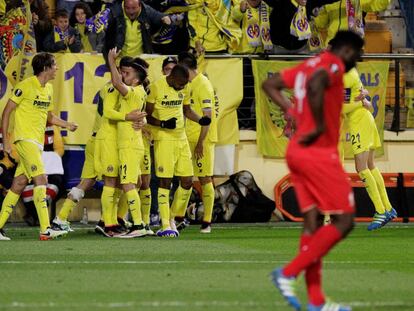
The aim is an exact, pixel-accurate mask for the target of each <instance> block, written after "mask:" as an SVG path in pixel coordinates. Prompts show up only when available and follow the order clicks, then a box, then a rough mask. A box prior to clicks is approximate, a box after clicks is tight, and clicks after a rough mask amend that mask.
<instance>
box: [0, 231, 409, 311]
mask: <svg viewBox="0 0 414 311" xmlns="http://www.w3.org/2000/svg"><path fill="white" fill-rule="evenodd" d="M7 229H8V230H7V232H8V234H9V236H10V237H11V238H12V239H13V240H12V241H10V242H7V241H5V242H3V241H2V242H0V280H1V283H0V284H1V287H0V288H1V290H0V310H42V311H45V310H46V311H47V310H88V311H90V310H168V311H178V310H180V311H187V310H188V311H190V310H191V311H193V310H194V311H198V310H216V311H218V310H219V311H222V310H223V311H224V310H226V311H230V310H231V311H233V310H234V311H236V310H237V311H240V310H249V311H250V310H259V311H265V310H281V311H283V310H290V308H288V307H287V306H286V304H285V303H284V301H283V300H282V298H281V297H280V295H279V293H278V292H277V291H276V289H275V288H274V287H273V285H272V284H271V282H270V280H269V277H268V274H269V272H270V271H271V270H272V269H274V268H275V267H277V266H281V265H283V264H284V263H286V262H287V261H288V260H290V259H291V258H292V257H293V256H294V255H295V254H296V250H297V248H298V238H299V235H300V227H299V226H293V227H289V226H286V225H281V224H273V225H247V226H245V225H233V226H214V227H213V232H212V234H211V235H201V234H200V233H199V232H198V229H199V228H198V227H195V226H192V227H190V228H189V229H187V230H186V231H184V232H183V234H182V235H181V236H180V238H178V239H161V238H141V239H131V240H121V239H108V238H103V237H100V236H97V235H95V234H94V233H92V228H91V227H86V226H84V227H81V226H79V227H75V229H76V232H74V233H72V234H70V235H69V236H68V237H66V238H63V239H60V240H56V241H38V240H37V239H38V235H37V234H38V231H37V230H36V229H32V228H26V227H15V226H13V225H8V227H7ZM323 282H324V287H325V290H326V293H327V295H328V296H329V297H331V298H332V300H334V301H338V302H343V303H346V304H349V305H351V306H353V307H354V310H384V311H385V310H387V311H389V310H398V311H403V310H407V311H408V310H414V226H411V225H392V224H391V225H388V226H387V227H385V228H383V229H380V230H378V231H376V232H368V231H367V230H366V225H365V226H359V227H357V228H356V229H355V230H354V231H353V232H352V233H351V235H350V236H349V237H348V239H347V240H345V241H344V242H342V243H341V244H340V245H338V246H337V247H336V248H335V249H334V250H333V251H332V252H331V254H330V255H329V256H328V257H326V259H325V261H324V278H323ZM298 285H299V286H298V288H299V296H300V298H301V300H302V303H303V305H304V306H305V305H306V293H305V289H304V281H303V278H300V280H299V284H298Z"/></svg>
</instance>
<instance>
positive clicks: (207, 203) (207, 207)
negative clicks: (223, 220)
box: [187, 182, 214, 223]
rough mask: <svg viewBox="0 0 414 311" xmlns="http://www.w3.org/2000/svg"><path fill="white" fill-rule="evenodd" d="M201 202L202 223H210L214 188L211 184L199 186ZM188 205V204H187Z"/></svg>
mask: <svg viewBox="0 0 414 311" xmlns="http://www.w3.org/2000/svg"><path fill="white" fill-rule="evenodd" d="M201 190H202V200H203V205H204V216H203V222H207V223H211V216H212V215H213V206H214V186H213V183H212V182H209V183H208V184H205V185H202V186H201ZM187 205H188V203H187Z"/></svg>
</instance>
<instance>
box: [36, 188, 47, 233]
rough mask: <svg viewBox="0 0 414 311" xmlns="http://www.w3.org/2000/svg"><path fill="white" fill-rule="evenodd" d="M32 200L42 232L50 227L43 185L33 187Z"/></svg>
mask: <svg viewBox="0 0 414 311" xmlns="http://www.w3.org/2000/svg"><path fill="white" fill-rule="evenodd" d="M33 202H34V205H35V206H36V211H37V217H39V224H40V232H44V231H46V229H47V228H48V227H50V221H49V210H48V209H47V201H46V186H45V185H43V186H35V187H34V188H33Z"/></svg>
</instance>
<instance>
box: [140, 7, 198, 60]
mask: <svg viewBox="0 0 414 311" xmlns="http://www.w3.org/2000/svg"><path fill="white" fill-rule="evenodd" d="M145 2H146V3H147V4H148V5H150V6H151V7H152V8H153V9H155V10H157V11H160V12H165V11H166V10H168V9H169V8H170V7H185V6H187V3H186V2H185V0H167V1H158V0H148V1H145ZM170 18H171V19H172V22H173V23H172V24H171V25H163V26H162V27H161V29H160V30H159V31H158V32H157V33H156V34H155V35H154V36H153V39H152V43H153V48H154V52H155V53H157V54H163V55H175V54H178V53H180V52H182V51H187V50H188V48H189V44H190V37H189V34H188V20H187V14H185V13H181V14H177V15H171V16H170Z"/></svg>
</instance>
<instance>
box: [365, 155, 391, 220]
mask: <svg viewBox="0 0 414 311" xmlns="http://www.w3.org/2000/svg"><path fill="white" fill-rule="evenodd" d="M374 157H375V150H370V151H369V157H368V168H369V169H370V171H371V174H372V176H373V177H374V179H375V182H376V183H377V187H378V191H379V194H380V196H381V201H382V204H383V205H384V207H385V211H386V212H387V214H388V220H389V221H390V220H392V219H394V218H396V217H397V211H396V210H395V209H394V208H393V207H392V205H391V202H390V200H389V198H388V194H387V188H386V187H385V183H384V179H383V178H382V175H381V172H380V171H379V169H378V168H377V167H376V166H375V163H374Z"/></svg>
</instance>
